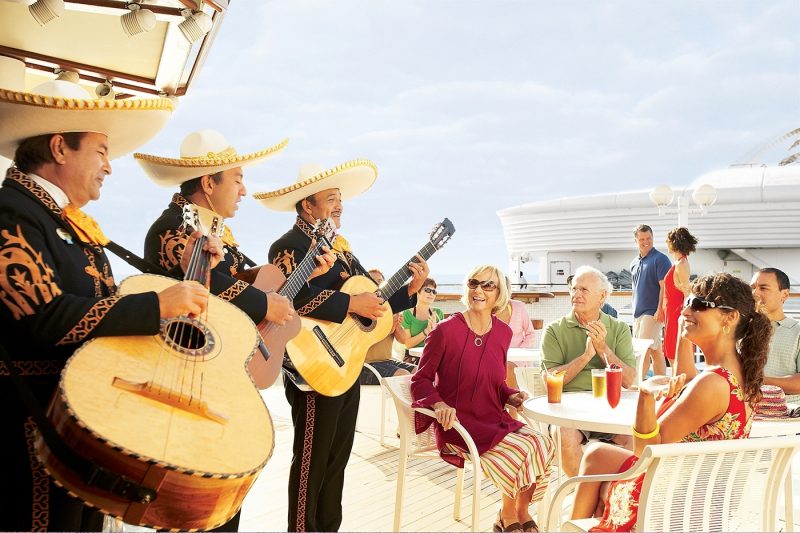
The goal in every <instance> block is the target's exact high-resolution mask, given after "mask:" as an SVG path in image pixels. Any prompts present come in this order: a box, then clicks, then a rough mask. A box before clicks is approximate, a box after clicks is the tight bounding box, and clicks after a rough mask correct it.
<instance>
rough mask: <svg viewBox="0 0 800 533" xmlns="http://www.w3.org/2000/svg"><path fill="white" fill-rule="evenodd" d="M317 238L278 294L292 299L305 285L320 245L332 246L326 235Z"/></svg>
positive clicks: (319, 251)
mask: <svg viewBox="0 0 800 533" xmlns="http://www.w3.org/2000/svg"><path fill="white" fill-rule="evenodd" d="M318 239H319V240H318V241H317V244H316V245H315V246H314V248H312V249H311V250H309V251H308V253H307V254H306V256H305V257H304V258H303V260H302V261H300V264H299V265H297V268H296V269H295V270H294V272H292V273H291V274H290V275H289V279H287V280H286V283H284V284H283V287H281V289H280V290H279V291H278V294H280V295H281V296H286V297H287V298H288V299H289V300H293V299H294V297H295V296H297V293H298V292H300V289H302V288H303V285H305V283H306V281H307V280H308V276H309V275H310V274H311V273H312V272H313V271H314V268H316V266H317V260H316V259H315V258H316V256H318V255H319V254H320V253H322V247H323V246H327V247H328V248H333V246H331V243H330V242H329V241H328V239H327V237H324V236H322V237H319V238H318Z"/></svg>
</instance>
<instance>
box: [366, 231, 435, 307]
mask: <svg viewBox="0 0 800 533" xmlns="http://www.w3.org/2000/svg"><path fill="white" fill-rule="evenodd" d="M436 250H438V248H436V247H435V246H434V245H433V244H431V243H428V244H426V245H425V246H423V247H422V248H420V249H419V251H418V252H417V253H416V254H414V255H413V256H411V259H409V260H408V261H406V262H405V264H404V265H403V266H402V267H401V268H400V270H398V271H397V272H395V273H394V275H393V276H392V277H391V278H389V280H388V281H387V282H386V284H385V285H384V286H383V287H381V288H380V289H378V292H379V293H380V295H381V296H382V297H383V298H384V299H386V300H388V299H389V298H391V296H392V295H393V294H394V293H396V292H397V290H398V289H399V288H400V287H402V286H403V285H405V283H406V281H408V280H409V278H410V277H411V270H410V269H409V268H408V263H410V262H411V261H416V260H417V254H419V255H421V256H422V258H423V259H425V261H427V260H428V259H430V258H431V256H432V255H433V254H434V253H435V252H436Z"/></svg>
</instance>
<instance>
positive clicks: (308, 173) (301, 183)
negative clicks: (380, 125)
mask: <svg viewBox="0 0 800 533" xmlns="http://www.w3.org/2000/svg"><path fill="white" fill-rule="evenodd" d="M377 178H378V167H377V166H376V165H375V163H373V162H372V161H370V160H368V159H354V160H352V161H348V162H347V163H342V164H341V165H339V166H336V167H334V168H329V169H327V170H325V168H324V167H322V166H321V165H316V164H308V165H303V166H302V167H300V172H299V174H298V176H297V181H296V182H294V183H293V184H292V185H289V186H288V187H284V188H282V189H278V190H277V191H270V192H257V193H255V194H254V195H253V198H255V199H256V200H258V201H260V202H261V203H262V204H264V207H266V208H268V209H273V210H275V211H294V206H295V204H296V203H297V202H299V201H300V200H302V199H303V198H308V197H309V196H311V195H312V194H316V193H318V192H320V191H324V190H326V189H339V191H340V192H341V193H342V200H347V199H350V198H353V197H354V196H358V195H359V194H361V193H363V192H364V191H366V190H367V189H369V188H370V187H372V184H373V183H375V180H376V179H377Z"/></svg>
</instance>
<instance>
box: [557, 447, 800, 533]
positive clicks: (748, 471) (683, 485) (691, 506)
mask: <svg viewBox="0 0 800 533" xmlns="http://www.w3.org/2000/svg"><path fill="white" fill-rule="evenodd" d="M798 448H800V439H798V438H797V437H796V436H790V437H763V438H751V439H739V440H726V441H713V442H693V443H675V444H658V445H654V446H647V447H646V448H645V449H644V452H643V453H642V457H641V459H640V460H639V461H638V462H637V463H636V465H634V466H633V468H631V469H629V470H628V471H626V472H623V473H621V474H610V475H598V476H577V477H574V478H571V479H569V480H567V481H565V482H564V483H563V484H562V485H561V486H560V487H559V488H558V490H557V491H556V494H555V496H554V497H553V501H552V503H551V505H550V511H549V512H548V520H547V529H546V531H588V529H589V528H590V527H592V526H594V525H596V524H597V523H598V520H597V519H594V518H586V519H580V520H568V521H565V522H562V514H563V504H564V500H565V498H566V497H567V496H568V495H569V494H571V493H572V492H573V491H574V489H575V487H576V485H577V483H580V482H582V481H612V480H620V479H632V478H635V477H637V476H639V475H640V474H642V473H645V478H644V482H643V484H642V492H641V495H640V498H639V514H638V520H637V522H636V530H637V531H776V522H775V516H776V514H777V505H778V491H779V490H780V488H781V486H782V485H783V482H784V480H785V478H786V475H787V473H788V472H789V469H790V467H791V460H792V455H793V454H794V452H795V451H796V450H797V449H798Z"/></svg>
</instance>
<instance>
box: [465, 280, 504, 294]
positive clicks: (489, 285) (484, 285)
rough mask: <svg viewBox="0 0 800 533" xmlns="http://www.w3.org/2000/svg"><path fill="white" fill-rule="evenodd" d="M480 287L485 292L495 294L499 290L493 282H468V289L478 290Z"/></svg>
mask: <svg viewBox="0 0 800 533" xmlns="http://www.w3.org/2000/svg"><path fill="white" fill-rule="evenodd" d="M478 286H480V288H481V289H483V290H484V291H485V292H494V291H496V290H497V283H495V282H494V281H492V280H490V279H489V280H486V281H478V280H477V279H475V278H471V279H469V280H467V287H469V288H470V289H477V288H478Z"/></svg>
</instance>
